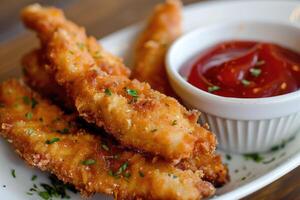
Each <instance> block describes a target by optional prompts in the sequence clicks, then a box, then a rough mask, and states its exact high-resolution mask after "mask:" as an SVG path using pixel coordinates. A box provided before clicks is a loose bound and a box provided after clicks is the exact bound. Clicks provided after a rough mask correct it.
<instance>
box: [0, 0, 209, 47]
mask: <svg viewBox="0 0 300 200" xmlns="http://www.w3.org/2000/svg"><path fill="white" fill-rule="evenodd" d="M199 1H201V0H183V3H184V4H190V3H193V2H199ZM202 1H203V0H202ZM159 2H162V0H1V1H0V43H2V42H5V41H7V40H9V39H13V38H14V37H16V36H17V35H18V34H20V33H22V32H24V30H25V29H24V28H23V26H22V24H21V22H20V19H19V12H20V10H21V9H22V8H23V7H24V6H26V5H28V4H31V3H40V4H42V5H53V6H57V7H60V8H63V9H64V10H65V12H66V15H67V16H68V17H69V18H70V19H72V20H74V21H75V22H77V23H79V24H81V25H82V26H84V27H86V29H87V30H88V31H89V33H90V34H92V35H95V36H96V37H102V36H103V35H106V34H109V33H111V32H112V31H115V30H117V29H119V28H121V27H124V26H127V25H129V24H132V23H134V22H138V21H140V20H141V19H144V18H145V16H147V14H148V13H149V12H150V9H151V8H152V7H153V6H154V5H155V4H157V3H159ZM112 13H114V14H113V15H112ZM95 24H98V27H95Z"/></svg>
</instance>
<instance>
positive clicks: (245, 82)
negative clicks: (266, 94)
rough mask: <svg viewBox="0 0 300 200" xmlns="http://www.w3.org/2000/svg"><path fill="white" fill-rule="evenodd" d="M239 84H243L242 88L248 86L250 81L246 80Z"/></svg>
mask: <svg viewBox="0 0 300 200" xmlns="http://www.w3.org/2000/svg"><path fill="white" fill-rule="evenodd" d="M241 82H242V84H243V85H244V86H248V85H250V81H248V80H246V79H243V80H242V81H241Z"/></svg>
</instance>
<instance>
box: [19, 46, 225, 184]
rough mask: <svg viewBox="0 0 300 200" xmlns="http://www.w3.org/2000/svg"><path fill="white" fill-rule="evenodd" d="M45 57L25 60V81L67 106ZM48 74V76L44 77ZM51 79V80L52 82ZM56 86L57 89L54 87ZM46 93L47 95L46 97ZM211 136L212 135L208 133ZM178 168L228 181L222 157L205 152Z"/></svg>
mask: <svg viewBox="0 0 300 200" xmlns="http://www.w3.org/2000/svg"><path fill="white" fill-rule="evenodd" d="M42 56H43V55H42V54H41V53H40V52H38V51H33V52H31V53H29V54H28V55H26V56H25V57H24V58H23V66H24V68H25V70H24V71H25V72H26V73H25V74H24V77H25V80H26V83H29V85H30V87H31V88H35V89H37V91H38V92H39V93H40V94H42V95H43V96H46V97H49V98H52V97H53V96H58V97H60V99H58V102H60V104H59V105H65V104H66V103H68V99H66V98H65V96H64V95H59V94H64V92H63V89H62V88H59V86H58V84H57V83H56V81H55V80H53V78H52V79H51V76H50V77H49V75H48V73H47V72H46V71H45V67H44V65H45V64H43V62H42V63H41V62H37V61H38V60H40V59H39V57H42ZM44 74H46V76H44ZM50 79H51V80H50ZM53 85H56V86H57V87H56V88H53V87H52V86H53ZM45 93H47V94H46V95H45ZM208 134H210V133H208ZM178 167H179V168H181V169H192V170H193V171H197V170H202V171H203V173H204V176H203V179H204V180H207V181H209V182H211V183H213V184H214V185H215V186H222V185H224V184H225V183H226V182H227V181H228V178H229V177H228V170H227V168H226V166H224V165H223V164H222V160H221V157H220V156H219V155H215V154H206V153H205V152H194V154H193V156H192V157H191V158H188V159H185V160H182V161H181V162H180V163H179V164H178Z"/></svg>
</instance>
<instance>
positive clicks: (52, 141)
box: [46, 138, 60, 144]
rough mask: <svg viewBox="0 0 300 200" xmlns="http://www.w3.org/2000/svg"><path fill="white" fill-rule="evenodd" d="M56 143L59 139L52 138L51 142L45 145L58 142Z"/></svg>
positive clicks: (48, 141)
mask: <svg viewBox="0 0 300 200" xmlns="http://www.w3.org/2000/svg"><path fill="white" fill-rule="evenodd" d="M58 141H60V139H59V138H52V139H51V140H47V141H46V144H53V143H55V142H58Z"/></svg>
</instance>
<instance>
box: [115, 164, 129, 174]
mask: <svg viewBox="0 0 300 200" xmlns="http://www.w3.org/2000/svg"><path fill="white" fill-rule="evenodd" d="M128 164H129V163H128V161H126V162H124V163H123V164H122V165H121V167H120V168H119V170H118V174H122V173H123V172H124V171H125V170H126V169H127V167H128Z"/></svg>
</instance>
